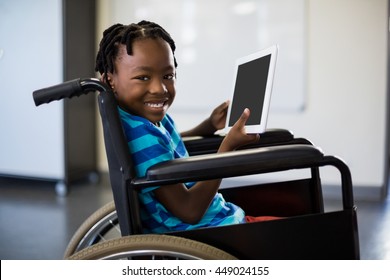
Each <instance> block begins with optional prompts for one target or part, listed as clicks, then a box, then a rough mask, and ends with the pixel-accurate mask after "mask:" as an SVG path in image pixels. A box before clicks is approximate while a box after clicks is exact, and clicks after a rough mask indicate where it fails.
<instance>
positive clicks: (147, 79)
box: [136, 76, 149, 81]
mask: <svg viewBox="0 0 390 280" xmlns="http://www.w3.org/2000/svg"><path fill="white" fill-rule="evenodd" d="M136 79H137V80H141V81H149V77H147V76H138V77H136Z"/></svg>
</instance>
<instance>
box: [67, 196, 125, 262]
mask: <svg viewBox="0 0 390 280" xmlns="http://www.w3.org/2000/svg"><path fill="white" fill-rule="evenodd" d="M121 236H122V235H121V231H120V228H119V224H118V216H117V214H116V210H115V204H114V201H111V202H109V203H107V204H106V205H104V206H103V207H101V208H99V209H98V210H97V211H95V212H94V213H93V214H92V215H91V216H89V217H88V218H87V219H86V220H85V221H84V222H83V223H82V224H81V226H80V227H79V228H78V229H77V231H76V232H75V233H74V235H73V237H72V238H71V240H70V241H69V243H68V246H67V248H66V250H65V253H64V259H66V258H68V257H69V256H71V255H73V254H74V253H76V252H78V251H80V250H82V249H84V248H86V247H88V246H91V245H93V244H96V243H98V242H101V241H105V240H107V239H114V238H118V237H121Z"/></svg>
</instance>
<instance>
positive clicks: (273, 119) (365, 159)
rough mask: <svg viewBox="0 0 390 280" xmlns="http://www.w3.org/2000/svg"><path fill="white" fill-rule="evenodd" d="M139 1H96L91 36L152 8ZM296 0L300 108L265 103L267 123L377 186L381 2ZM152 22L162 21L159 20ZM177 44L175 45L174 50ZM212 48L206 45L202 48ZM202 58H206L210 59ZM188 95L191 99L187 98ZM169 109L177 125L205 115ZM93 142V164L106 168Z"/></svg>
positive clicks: (381, 133)
mask: <svg viewBox="0 0 390 280" xmlns="http://www.w3.org/2000/svg"><path fill="white" fill-rule="evenodd" d="M285 1H286V2H288V1H290V0H285ZM146 2H150V1H146ZM146 2H145V1H135V0H134V1H123V0H115V1H110V2H109V3H108V1H104V0H101V1H100V5H99V6H100V8H101V10H100V13H99V20H100V22H99V29H100V30H99V32H98V34H99V37H100V34H101V32H102V31H103V29H104V28H106V27H108V26H109V25H111V24H112V23H116V22H122V23H130V22H134V21H137V20H138V18H139V17H140V16H143V15H150V14H153V13H150V7H149V10H148V9H143V10H142V9H140V10H136V9H135V7H140V6H142V5H143V4H144V3H146ZM185 2H191V1H185ZM196 2H197V3H199V2H201V1H196ZM205 2H207V3H210V2H209V1H205ZM242 2H250V1H242ZM279 2H280V1H279ZM304 2H305V5H304V6H305V13H304V15H305V19H304V22H305V23H306V26H305V28H306V29H305V35H304V40H305V47H304V49H305V59H304V60H303V61H302V63H303V64H305V65H304V66H305V67H304V69H306V73H305V80H304V81H305V85H304V88H306V92H305V106H304V108H303V110H295V111H294V110H293V111H288V110H284V111H283V110H275V109H274V110H272V109H271V112H270V115H269V119H268V127H269V128H287V129H290V130H292V131H293V132H294V134H295V135H296V136H297V137H305V138H308V139H310V140H312V141H313V142H314V143H315V144H316V145H317V146H319V147H321V148H322V149H323V151H324V152H325V153H328V154H332V155H338V156H339V157H341V158H342V159H344V160H345V161H346V163H347V164H348V166H349V167H350V169H351V172H352V177H353V182H354V185H355V186H356V187H370V188H371V189H372V190H375V191H377V190H379V189H380V188H381V187H382V186H383V183H384V177H385V174H386V172H385V167H386V164H385V162H386V160H387V154H386V152H387V150H386V146H387V145H386V141H387V139H386V102H387V98H386V95H387V93H386V90H387V88H386V86H387V34H388V18H387V17H388V7H387V5H388V1H387V0H370V1H367V0H305V1H304ZM170 3H171V4H173V3H176V1H164V4H165V5H166V9H171V10H172V12H177V7H175V6H174V5H171V6H170ZM108 4H109V5H108ZM136 11H138V14H137V13H136ZM139 11H141V12H139ZM142 11H143V13H142ZM213 16H214V18H215V22H218V21H219V19H220V18H223V15H220V13H219V12H218V11H216V12H215V14H214V15H213ZM151 20H153V18H151ZM170 21H172V19H170V18H167V19H166V22H167V23H169V22H170ZM160 23H161V24H162V25H163V26H164V22H160ZM209 28H213V26H209ZM167 29H168V28H167ZM224 31H227V32H228V30H223V29H222V30H221V29H219V32H224ZM200 32H201V31H200ZM99 39H100V38H99ZM181 47H182V46H180V45H178V49H180V48H181ZM220 51H221V50H220V49H215V50H213V49H210V52H215V53H219V52H220ZM209 63H210V64H212V61H209ZM180 71H181V70H180ZM216 73H218V71H216ZM180 75H185V74H184V73H180ZM210 78H213V77H210ZM226 83H228V84H230V83H231V80H230V79H226ZM181 94H183V95H184V94H185V93H181ZM188 98H189V99H190V100H191V97H188ZM212 105H213V106H214V104H212ZM215 105H216V104H215ZM173 114H174V118H175V119H176V121H177V123H178V125H179V127H181V128H182V129H186V128H188V127H190V126H192V125H195V124H196V123H198V122H199V121H200V120H202V119H203V118H205V117H206V116H207V113H205V112H201V111H198V110H197V111H196V112H194V113H193V114H191V113H190V112H188V110H187V112H186V113H183V112H180V110H179V111H178V112H174V111H173ZM99 135H100V134H99ZM100 140H101V145H100V150H99V155H100V161H99V166H100V168H101V169H103V170H107V165H106V161H105V155H104V148H103V145H102V139H101V138H100ZM322 179H323V182H324V184H329V185H333V184H338V182H339V177H338V174H337V173H335V172H334V171H333V170H325V174H324V175H323V176H322Z"/></svg>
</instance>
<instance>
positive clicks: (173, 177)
mask: <svg viewBox="0 0 390 280" xmlns="http://www.w3.org/2000/svg"><path fill="white" fill-rule="evenodd" d="M323 156H324V155H323V153H322V152H321V151H320V150H319V149H318V148H316V147H314V146H311V145H281V146H272V147H265V148H256V149H248V150H240V151H232V152H226V153H219V154H212V155H200V156H192V157H189V158H181V159H175V160H171V161H166V162H162V163H158V164H156V165H154V166H152V167H151V168H150V169H149V170H148V171H147V173H146V176H145V177H144V178H139V179H135V180H134V181H133V183H132V184H133V186H134V187H137V186H138V187H146V186H153V185H156V184H159V185H162V184H173V183H178V182H191V181H200V180H209V179H216V178H228V177H235V176H244V175H252V174H258V173H266V172H275V171H282V170H288V169H293V168H304V167H310V166H311V165H312V164H313V162H318V161H321V160H322V159H323Z"/></svg>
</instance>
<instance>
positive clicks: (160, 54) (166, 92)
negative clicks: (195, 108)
mask: <svg viewBox="0 0 390 280" xmlns="http://www.w3.org/2000/svg"><path fill="white" fill-rule="evenodd" d="M108 77H109V81H110V84H111V86H112V87H113V90H114V92H115V94H116V98H117V100H118V104H119V105H120V106H121V108H123V109H124V110H126V111H128V112H129V113H131V114H134V115H138V116H141V117H144V118H146V119H148V120H149V121H151V122H152V123H155V124H156V123H158V122H159V121H161V120H162V119H163V117H164V116H165V114H166V111H167V110H168V108H169V107H170V106H171V104H172V102H173V100H174V98H175V95H176V87H175V83H176V69H175V66H174V58H173V54H172V50H171V48H170V46H169V44H168V43H167V42H166V41H164V40H163V39H141V40H136V41H135V42H134V43H133V55H131V56H130V55H128V54H127V52H126V47H125V46H124V45H121V46H120V47H119V55H118V57H117V59H116V61H115V71H114V73H109V74H108Z"/></svg>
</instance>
